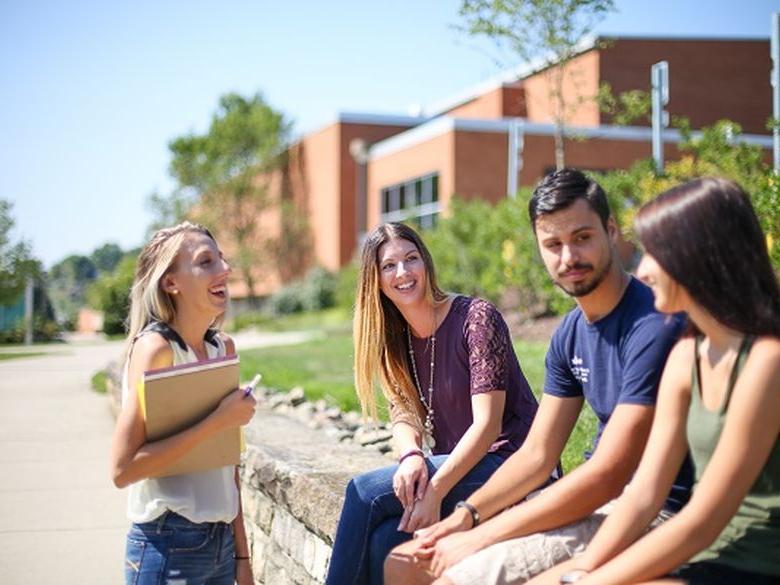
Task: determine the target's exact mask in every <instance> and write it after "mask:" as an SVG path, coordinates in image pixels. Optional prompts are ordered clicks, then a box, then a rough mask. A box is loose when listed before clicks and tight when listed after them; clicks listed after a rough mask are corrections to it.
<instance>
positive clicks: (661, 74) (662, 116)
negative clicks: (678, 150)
mask: <svg viewBox="0 0 780 585" xmlns="http://www.w3.org/2000/svg"><path fill="white" fill-rule="evenodd" d="M650 86H651V88H652V100H653V160H654V161H655V170H656V172H658V173H662V172H663V171H664V137H663V131H664V128H666V127H668V126H669V112H667V111H666V110H664V106H666V105H667V104H668V103H669V63H667V62H666V61H659V62H658V63H656V64H655V65H653V66H652V67H651V68H650Z"/></svg>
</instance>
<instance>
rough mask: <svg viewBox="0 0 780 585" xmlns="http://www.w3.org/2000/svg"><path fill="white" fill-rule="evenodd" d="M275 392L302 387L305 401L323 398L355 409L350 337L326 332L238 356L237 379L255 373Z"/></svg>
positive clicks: (334, 403) (341, 406)
mask: <svg viewBox="0 0 780 585" xmlns="http://www.w3.org/2000/svg"><path fill="white" fill-rule="evenodd" d="M258 372H259V373H260V374H262V375H263V384H264V385H266V386H270V387H272V388H277V389H279V390H290V389H291V388H293V387H295V386H302V387H303V388H304V391H305V393H306V397H307V398H308V399H309V400H318V399H320V398H324V399H325V400H327V401H328V402H329V403H331V404H333V405H335V406H338V407H339V408H341V409H342V410H359V409H360V406H359V404H358V401H357V396H356V395H355V390H354V386H353V383H352V336H351V335H348V334H346V333H330V334H328V335H327V337H325V338H324V339H317V340H313V341H307V342H305V343H299V344H296V345H286V346H281V347H268V348H262V349H253V350H249V351H244V352H242V353H241V379H242V380H249V379H251V378H252V377H253V376H254V375H255V374H256V373H258Z"/></svg>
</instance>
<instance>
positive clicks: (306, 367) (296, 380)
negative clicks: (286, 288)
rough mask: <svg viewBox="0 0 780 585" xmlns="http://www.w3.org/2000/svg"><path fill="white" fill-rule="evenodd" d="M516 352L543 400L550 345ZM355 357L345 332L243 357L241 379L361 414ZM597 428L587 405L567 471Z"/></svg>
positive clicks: (566, 459)
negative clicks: (296, 390) (257, 378)
mask: <svg viewBox="0 0 780 585" xmlns="http://www.w3.org/2000/svg"><path fill="white" fill-rule="evenodd" d="M515 352H516V353H517V357H518V359H519V361H520V367H521V368H522V370H523V373H524V374H525V377H526V378H527V379H528V383H529V384H530V385H531V388H532V390H533V391H534V394H535V395H536V396H537V399H538V398H539V396H540V393H541V389H542V385H543V383H544V356H545V353H546V352H547V344H546V343H534V342H525V341H518V342H517V343H515ZM352 356H353V347H352V336H351V335H350V334H349V333H348V332H345V331H343V330H342V331H338V330H336V331H331V332H330V333H329V334H328V335H327V337H326V338H324V339H318V340H314V341H308V342H305V343H300V344H296V345H288V346H281V347H269V348H262V349H253V350H249V351H245V352H242V354H241V379H242V380H249V379H251V378H252V377H253V376H254V375H255V374H256V373H257V372H259V373H261V374H262V375H263V384H264V385H266V386H269V387H271V388H277V389H279V390H283V391H287V390H290V389H291V388H293V387H295V386H302V387H303V389H304V392H305V394H306V397H307V398H308V399H309V400H318V399H320V398H324V399H325V400H326V401H327V402H328V403H329V404H332V405H335V406H338V407H339V408H341V409H342V410H357V411H359V410H360V405H359V403H358V400H357V396H356V395H355V389H354V385H353V381H352ZM596 423H597V421H596V417H595V415H594V414H593V411H592V410H591V409H590V407H589V406H587V405H586V406H585V408H583V410H582V413H581V414H580V418H579V421H578V423H577V426H576V427H575V429H574V432H573V433H572V435H571V437H570V439H569V441H568V443H567V445H566V449H565V450H564V452H563V456H562V461H563V467H564V470H565V471H570V470H571V469H573V468H574V467H576V466H577V465H579V464H580V463H581V462H582V454H583V451H584V450H585V449H586V448H588V447H589V446H590V442H591V440H592V437H593V434H594V432H595V429H596Z"/></svg>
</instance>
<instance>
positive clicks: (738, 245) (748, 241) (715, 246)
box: [634, 177, 780, 337]
mask: <svg viewBox="0 0 780 585" xmlns="http://www.w3.org/2000/svg"><path fill="white" fill-rule="evenodd" d="M634 225H635V228H636V233H637V236H638V238H639V241H640V242H641V244H642V246H643V247H644V249H645V251H646V252H647V253H648V254H650V255H651V256H652V257H653V258H655V260H656V261H657V262H658V263H659V264H660V265H661V267H662V268H663V269H664V270H665V271H666V272H667V273H668V274H669V275H670V276H671V277H672V278H673V279H674V280H676V281H677V282H678V283H680V284H681V285H682V286H683V287H685V289H686V290H687V291H688V293H689V294H690V295H691V297H692V298H693V300H694V301H696V302H697V303H698V304H699V305H701V306H702V307H703V308H704V309H705V310H706V311H707V312H709V313H710V314H711V315H712V316H713V317H714V318H715V319H716V320H717V321H718V322H720V323H721V324H723V325H725V326H726V327H729V328H730V329H734V330H735V331H739V332H741V333H744V334H746V335H756V336H758V335H773V336H777V337H780V289H779V288H778V284H777V277H776V276H775V274H774V272H773V270H772V264H771V262H770V260H769V253H768V251H767V246H766V238H765V236H764V234H763V232H762V231H761V226H760V225H759V223H758V218H757V217H756V214H755V211H754V210H753V206H752V205H751V203H750V198H749V197H748V195H747V194H746V193H745V192H744V191H743V190H742V188H741V187H740V186H739V185H737V184H736V183H734V182H733V181H729V180H726V179H719V178H712V177H705V178H701V179H696V180H693V181H690V182H688V183H684V184H682V185H679V186H677V187H674V188H673V189H670V190H668V191H666V192H665V193H662V194H661V195H659V196H658V197H657V198H656V199H654V200H653V201H651V202H649V203H647V204H645V205H644V206H643V207H642V208H641V209H640V210H639V213H638V214H637V216H636V219H635V221H634Z"/></svg>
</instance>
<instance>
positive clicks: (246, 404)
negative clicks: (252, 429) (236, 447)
mask: <svg viewBox="0 0 780 585" xmlns="http://www.w3.org/2000/svg"><path fill="white" fill-rule="evenodd" d="M256 405H257V401H256V400H255V399H254V397H253V396H252V394H251V393H250V394H245V393H244V391H243V390H242V389H241V388H238V389H236V390H234V391H233V392H231V393H230V394H228V395H227V396H225V397H224V398H223V399H222V400H221V401H220V403H219V406H217V408H216V409H214V412H213V413H212V414H211V417H212V420H213V422H214V424H215V426H216V427H217V428H218V429H220V430H221V429H229V428H232V427H241V426H244V425H245V424H247V423H248V422H249V421H250V420H252V416H253V415H254V414H255V406H256Z"/></svg>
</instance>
